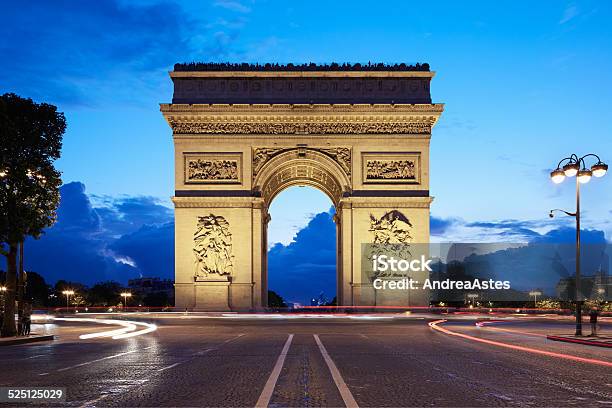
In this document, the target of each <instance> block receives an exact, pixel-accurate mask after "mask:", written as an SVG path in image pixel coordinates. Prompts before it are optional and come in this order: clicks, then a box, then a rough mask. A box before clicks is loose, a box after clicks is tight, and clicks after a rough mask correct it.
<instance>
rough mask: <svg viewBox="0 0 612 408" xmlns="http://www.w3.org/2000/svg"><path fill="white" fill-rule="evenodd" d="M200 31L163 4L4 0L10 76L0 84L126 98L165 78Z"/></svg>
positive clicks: (52, 93) (54, 98) (25, 90)
mask: <svg viewBox="0 0 612 408" xmlns="http://www.w3.org/2000/svg"><path fill="white" fill-rule="evenodd" d="M206 32H207V30H206V29H205V28H204V23H203V22H200V21H198V20H196V19H195V18H194V17H193V16H192V15H189V14H187V13H186V12H185V11H184V10H183V9H181V7H180V6H179V5H177V4H175V3H169V2H160V3H149V4H131V5H128V4H126V3H125V2H120V1H119V0H108V1H101V2H96V3H95V7H92V3H91V2H87V1H79V0H58V1H53V2H49V1H45V0H33V1H29V2H28V3H27V4H21V3H19V2H7V3H6V4H3V7H2V13H1V14H0V37H1V38H2V39H3V41H2V42H0V59H1V60H2V63H3V69H4V71H5V72H10V73H11V74H10V75H3V76H2V77H1V78H0V87H2V88H3V89H5V90H7V91H14V92H17V93H20V94H24V95H26V96H29V97H32V98H34V99H37V100H38V99H43V100H47V101H51V102H53V103H62V104H72V105H92V104H96V103H97V101H98V100H99V99H100V98H101V97H104V96H107V97H109V98H110V97H112V98H113V100H115V101H116V100H117V99H121V98H122V97H123V98H126V99H131V98H134V95H140V94H141V92H142V90H143V89H144V90H147V89H149V90H155V89H157V88H158V87H159V86H161V85H160V84H161V83H162V82H161V81H167V78H166V76H165V71H166V70H167V69H166V68H169V67H171V66H172V64H173V63H175V62H177V61H182V60H184V59H185V58H189V57H191V56H192V55H194V54H195V53H196V52H199V51H200V50H199V49H198V44H195V43H193V41H192V39H193V38H194V36H195V34H198V35H200V36H201V35H203V34H202V33H206ZM209 57H210V56H209ZM162 74H163V75H162ZM150 75H153V76H155V78H152V77H150ZM137 89H138V90H139V92H136V90H137Z"/></svg>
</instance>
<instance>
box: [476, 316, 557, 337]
mask: <svg viewBox="0 0 612 408" xmlns="http://www.w3.org/2000/svg"><path fill="white" fill-rule="evenodd" d="M510 322H511V321H508V320H506V321H503V320H487V321H482V322H477V323H476V326H478V327H484V328H486V329H489V330H493V331H498V332H506V333H512V334H524V335H527V336H534V337H546V335H545V334H541V333H533V332H526V331H522V330H515V329H502V328H501V327H492V326H491V325H492V324H494V323H510Z"/></svg>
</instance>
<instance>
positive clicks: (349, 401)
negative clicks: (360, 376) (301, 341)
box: [313, 334, 359, 408]
mask: <svg viewBox="0 0 612 408" xmlns="http://www.w3.org/2000/svg"><path fill="white" fill-rule="evenodd" d="M313 336H314V339H315V341H316V342H317V345H318V346H319V351H320V352H321V354H322V355H323V359H324V360H325V363H326V364H327V367H328V368H329V371H330V372H331V375H332V378H333V379H334V382H335V383H336V387H338V391H339V392H340V396H341V397H342V400H343V401H344V405H346V406H347V407H350V408H358V407H359V405H357V401H355V398H353V394H351V391H350V390H349V389H348V387H347V386H346V383H345V382H344V380H343V379H342V376H341V375H340V371H338V367H336V364H334V361H333V360H332V359H331V357H330V356H329V354H328V353H327V350H326V349H325V346H324V345H323V343H322V342H321V339H319V336H318V335H316V334H313Z"/></svg>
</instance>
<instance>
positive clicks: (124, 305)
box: [121, 292, 132, 309]
mask: <svg viewBox="0 0 612 408" xmlns="http://www.w3.org/2000/svg"><path fill="white" fill-rule="evenodd" d="M121 297H123V308H124V309H125V308H126V306H127V299H128V298H129V297H132V294H131V293H130V292H121Z"/></svg>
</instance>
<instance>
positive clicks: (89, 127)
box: [0, 0, 612, 245]
mask: <svg viewBox="0 0 612 408" xmlns="http://www.w3.org/2000/svg"><path fill="white" fill-rule="evenodd" d="M2 10H3V12H2V13H1V14H0V38H1V40H0V60H1V61H2V67H1V68H0V92H16V93H18V94H20V95H23V96H29V97H32V98H33V99H34V100H36V101H47V102H51V103H54V104H57V105H58V106H59V108H60V110H62V111H64V112H65V113H66V116H67V119H68V131H67V133H66V136H65V140H64V149H63V156H62V158H61V159H60V160H59V161H58V163H57V165H58V167H59V169H60V170H61V171H62V172H63V179H64V181H65V182H66V183H68V182H71V181H78V182H80V183H83V185H84V186H85V187H84V188H85V189H86V192H87V194H88V198H89V199H90V201H91V205H92V206H93V207H95V208H107V207H111V208H112V207H113V206H114V205H116V204H117V203H118V202H121V201H122V200H123V201H125V200H140V199H143V198H145V199H146V200H149V201H147V202H149V203H155V205H161V206H167V207H170V202H169V197H170V196H171V195H172V192H173V187H174V186H173V180H172V174H173V173H172V172H173V170H172V169H173V162H172V161H173V153H172V139H171V133H170V129H169V128H168V126H167V125H166V123H165V122H164V120H163V118H162V116H161V114H160V113H159V107H158V103H160V102H168V101H170V99H171V91H172V90H171V82H170V80H169V78H168V75H167V71H168V70H170V69H171V67H172V65H173V64H174V63H175V62H182V61H193V60H199V61H250V62H268V61H270V62H308V61H314V62H331V61H338V62H345V61H351V62H367V61H384V62H428V63H429V64H430V65H431V67H432V70H434V71H436V72H437V74H436V77H435V78H434V79H433V82H432V98H433V100H434V101H435V102H440V103H445V104H446V111H445V113H444V114H443V116H442V119H441V120H440V122H439V123H438V125H437V126H436V127H435V128H434V132H433V138H432V146H431V193H432V195H434V196H435V197H436V199H435V201H434V203H433V206H432V214H433V215H434V216H435V218H434V221H433V222H434V227H436V228H438V229H437V230H436V231H438V232H440V234H438V235H437V236H436V237H434V239H437V240H447V241H450V240H472V241H481V240H499V239H500V238H499V234H500V233H504V232H505V233H508V232H510V233H511V234H510V236H511V237H512V238H513V239H516V240H524V239H525V238H526V237H527V235H528V234H527V235H525V234H524V232H525V231H524V229H525V228H527V229H528V230H529V231H535V232H537V233H538V234H544V233H546V232H547V231H549V230H551V229H554V228H558V227H563V226H566V225H571V223H570V224H568V223H569V220H557V219H555V220H552V221H551V220H549V219H548V217H547V216H546V214H547V211H548V209H550V208H557V207H561V208H568V209H572V208H573V205H574V204H573V186H571V185H570V184H569V183H564V184H561V185H559V186H555V185H552V184H551V183H550V182H549V179H548V175H547V172H548V171H549V170H550V169H551V168H552V167H554V166H555V165H556V162H557V161H558V160H559V159H560V158H561V157H564V156H566V155H568V154H569V153H572V152H576V153H579V154H580V153H587V152H595V153H598V154H600V155H601V156H602V158H603V159H604V161H607V162H608V163H610V162H611V161H612V138H611V137H610V135H612V122H611V121H610V120H609V113H610V111H611V102H610V101H611V100H612V82H611V81H612V78H610V76H609V72H610V71H612V69H611V68H612V47H610V44H611V43H612V41H611V40H612V25H610V24H609V22H610V20H611V18H612V3H610V2H606V1H604V2H602V1H576V2H568V1H541V2H532V1H517V0H513V1H496V2H491V1H471V2H456V1H442V0H440V1H437V2H406V1H397V2H384V1H381V2H377V3H372V2H366V1H350V2H328V1H319V2H317V1H309V2H299V1H294V2H287V1H250V0H248V1H233V0H214V1H181V2H178V1H177V2H172V1H166V2H158V1H148V0H147V1H132V2H129V3H128V2H125V1H119V0H109V1H100V2H95V3H93V2H83V1H77V0H60V1H54V2H48V1H42V0H39V1H31V2H28V3H27V4H19V3H17V2H3V5H2ZM611 187H612V177H610V176H606V177H604V178H603V179H597V180H594V181H593V182H592V183H589V184H588V185H587V186H585V187H584V188H583V209H584V225H585V226H587V227H588V228H593V229H598V230H602V231H604V232H605V234H606V237H607V239H608V240H610V237H612V222H611V221H610V219H611V218H612V188H611ZM303 203H309V204H310V205H308V206H304V205H303ZM329 206H330V203H329V201H328V200H327V198H326V197H325V196H323V195H322V194H321V193H319V192H316V191H313V190H311V189H307V188H304V189H292V190H288V191H287V192H286V193H285V194H283V195H281V196H279V198H278V199H277V200H276V201H275V202H274V203H273V209H272V215H273V224H272V228H271V232H270V241H271V242H276V241H279V242H282V243H283V244H285V245H288V244H289V243H290V242H291V240H292V239H293V236H294V234H295V233H297V231H299V230H300V228H303V227H305V226H306V225H307V224H308V222H309V220H310V219H311V218H312V216H313V215H314V214H318V213H321V212H327V211H328V210H329ZM305 207H308V208H305ZM164 217H165V216H164ZM164 217H161V218H159V219H156V220H155V222H150V224H155V225H164V224H165V223H166V222H170V221H169V220H168V219H166V218H164ZM150 221H151V220H150ZM122 228H123V227H122ZM138 228H140V227H138ZM138 228H136V229H135V230H134V229H129V228H128V229H125V228H124V229H123V230H122V231H123V232H124V233H135V231H137V230H138ZM128 230H129V231H128ZM115 233H116V234H119V237H120V236H121V234H120V233H119V232H116V231H115ZM117 238H118V237H117ZM504 239H508V234H506V235H505V236H504Z"/></svg>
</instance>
